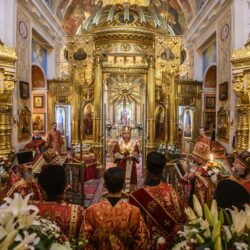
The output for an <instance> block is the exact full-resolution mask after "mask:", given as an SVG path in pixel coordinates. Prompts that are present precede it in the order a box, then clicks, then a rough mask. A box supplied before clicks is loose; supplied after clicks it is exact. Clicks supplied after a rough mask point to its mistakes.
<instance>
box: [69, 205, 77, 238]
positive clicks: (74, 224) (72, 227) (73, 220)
mask: <svg viewBox="0 0 250 250" xmlns="http://www.w3.org/2000/svg"><path fill="white" fill-rule="evenodd" d="M77 217H78V205H71V214H70V225H69V237H70V238H74V237H75V233H76V229H77Z"/></svg>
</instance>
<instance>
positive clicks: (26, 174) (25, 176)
mask: <svg viewBox="0 0 250 250" xmlns="http://www.w3.org/2000/svg"><path fill="white" fill-rule="evenodd" d="M16 156H17V160H18V165H16V166H14V167H13V168H12V169H11V170H10V174H9V180H8V184H7V191H6V196H7V197H13V195H14V193H19V194H21V195H22V196H23V197H24V196H26V195H28V194H30V193H33V195H32V197H31V199H33V200H42V199H43V196H42V192H41V190H40V188H39V186H38V184H37V182H36V180H35V179H34V177H33V172H32V164H33V153H32V151H21V152H19V153H17V154H16Z"/></svg>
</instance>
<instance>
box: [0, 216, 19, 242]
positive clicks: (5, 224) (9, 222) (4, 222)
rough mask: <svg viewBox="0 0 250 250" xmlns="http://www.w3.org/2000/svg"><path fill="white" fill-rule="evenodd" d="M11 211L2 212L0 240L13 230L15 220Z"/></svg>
mask: <svg viewBox="0 0 250 250" xmlns="http://www.w3.org/2000/svg"><path fill="white" fill-rule="evenodd" d="M14 219H15V218H14V217H13V216H12V214H11V213H2V214H1V219H0V225H1V226H0V240H2V239H3V238H4V237H5V236H6V235H8V234H9V233H11V232H12V231H14V230H15V227H16V222H14Z"/></svg>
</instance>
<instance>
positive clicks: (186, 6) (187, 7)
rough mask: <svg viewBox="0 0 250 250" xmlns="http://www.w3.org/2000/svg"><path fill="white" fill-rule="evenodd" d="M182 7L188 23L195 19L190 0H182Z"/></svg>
mask: <svg viewBox="0 0 250 250" xmlns="http://www.w3.org/2000/svg"><path fill="white" fill-rule="evenodd" d="M180 4H181V7H182V9H183V12H184V14H185V17H186V19H187V22H190V21H191V20H192V18H193V14H192V9H191V6H190V3H189V1H188V0H180Z"/></svg>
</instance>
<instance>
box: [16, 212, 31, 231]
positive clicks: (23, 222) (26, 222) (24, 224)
mask: <svg viewBox="0 0 250 250" xmlns="http://www.w3.org/2000/svg"><path fill="white" fill-rule="evenodd" d="M34 218H35V214H34V213H33V214H24V215H22V216H20V217H19V218H18V223H19V225H20V227H21V228H24V229H28V228H29V227H30V226H31V225H34V224H33V223H35V221H34Z"/></svg>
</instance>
